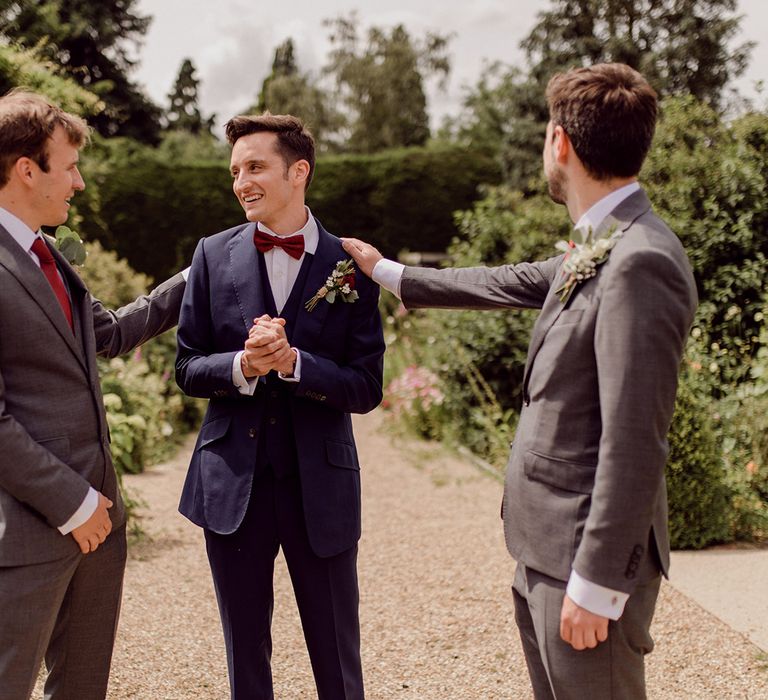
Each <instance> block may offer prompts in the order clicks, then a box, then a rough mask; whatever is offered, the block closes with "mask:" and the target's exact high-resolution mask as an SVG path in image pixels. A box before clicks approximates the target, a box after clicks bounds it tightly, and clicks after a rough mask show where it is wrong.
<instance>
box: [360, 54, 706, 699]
mask: <svg viewBox="0 0 768 700" xmlns="http://www.w3.org/2000/svg"><path fill="white" fill-rule="evenodd" d="M547 101H548V104H549V112H550V121H549V124H548V125H547V131H546V140H545V144H544V154H543V159H544V171H545V173H546V176H547V179H548V182H549V191H550V195H551V196H552V199H554V201H555V202H558V203H562V204H565V205H566V207H567V208H568V213H569V214H570V217H571V219H572V220H573V221H574V222H576V229H577V234H578V231H580V232H581V233H580V234H578V235H574V238H575V239H577V240H581V241H582V242H581V243H572V244H571V245H570V246H567V251H566V252H565V254H563V255H559V256H556V257H552V258H550V259H548V260H545V261H543V262H536V263H522V264H518V265H504V266H501V267H496V268H483V267H478V268H464V269H445V270H426V269H416V268H411V267H406V268H403V267H402V266H401V265H398V264H397V263H393V262H391V261H387V260H383V259H382V258H381V255H380V254H378V251H376V250H375V249H374V248H372V247H371V246H369V245H367V244H365V243H362V242H361V241H357V240H355V239H348V240H347V241H346V242H345V248H346V250H347V251H348V252H349V253H350V254H351V255H352V256H353V257H354V258H355V260H356V261H357V263H358V265H359V266H360V269H362V270H363V271H364V272H366V273H368V274H371V275H372V276H373V279H374V280H376V281H378V282H379V283H380V284H382V285H383V286H385V287H387V288H388V289H390V290H391V291H393V292H395V293H396V294H398V295H399V296H400V297H401V298H402V300H403V302H404V303H405V305H406V307H408V308H419V307H435V308H461V309H467V308H474V309H498V308H539V309H541V313H540V315H539V317H538V319H537V322H536V325H535V327H534V329H533V335H532V338H531V343H530V347H529V352H528V360H527V364H526V369H525V375H524V385H523V406H522V410H521V413H520V422H519V425H518V429H517V433H516V436H515V441H514V443H513V446H512V452H511V455H510V458H509V463H508V467H507V476H506V484H505V490H504V501H503V506H502V512H503V519H504V533H505V539H506V542H507V547H508V549H509V552H510V554H511V555H512V556H513V557H514V558H515V559H516V560H517V563H518V566H517V569H516V573H515V580H514V583H513V595H514V601H515V617H516V621H517V624H518V628H519V631H520V636H521V639H522V644H523V648H524V651H525V656H526V662H527V664H528V670H529V673H530V677H531V682H532V685H533V690H534V694H535V697H536V698H537V700H539V699H544V698H557V700H564V699H573V700H581V699H583V698H590V700H598V699H602V698H612V699H614V700H615V699H616V698H627V699H628V700H629V699H631V700H638V698H644V697H645V694H646V693H645V674H644V662H643V658H644V655H645V654H646V653H648V652H649V651H650V650H651V649H652V646H653V643H652V640H651V637H650V635H649V628H650V624H651V618H652V617H653V611H654V607H655V603H656V598H657V595H658V590H659V584H660V580H661V574H662V573H663V574H664V575H666V574H667V571H668V567H669V537H668V532H667V496H666V487H665V482H664V464H665V461H666V457H667V452H668V445H667V432H668V430H669V424H670V421H671V417H672V412H673V408H674V403H675V392H676V388H677V376H678V370H679V365H680V361H681V357H682V352H683V347H684V345H685V340H686V337H687V334H688V331H689V329H690V325H691V323H692V320H693V316H694V312H695V308H696V303H697V297H696V287H695V283H694V279H693V275H692V272H691V268H690V265H689V262H688V259H687V257H686V254H685V251H684V250H683V247H682V245H681V244H680V241H679V240H678V239H677V237H676V236H675V235H674V234H673V233H672V232H671V231H670V230H669V228H667V226H666V225H665V224H664V222H663V221H661V220H660V219H659V218H658V217H657V216H656V215H655V214H654V212H653V210H652V209H651V205H650V202H649V201H648V198H647V197H646V195H645V193H644V192H643V191H642V189H641V188H640V186H639V184H638V182H637V175H638V173H639V172H640V168H641V166H642V163H643V160H644V159H645V156H646V154H647V152H648V149H649V147H650V144H651V140H652V138H653V132H654V128H655V123H656V114H657V100H656V94H655V93H654V91H653V90H652V89H651V87H650V86H649V85H648V83H647V82H646V81H645V79H644V78H643V77H642V76H641V75H640V74H639V73H637V72H636V71H634V70H632V69H631V68H629V67H628V66H625V65H622V64H602V65H596V66H593V67H589V68H578V69H573V70H570V71H568V72H567V73H564V74H559V75H556V76H554V77H553V78H552V80H551V81H550V83H549V85H548V87H547Z"/></svg>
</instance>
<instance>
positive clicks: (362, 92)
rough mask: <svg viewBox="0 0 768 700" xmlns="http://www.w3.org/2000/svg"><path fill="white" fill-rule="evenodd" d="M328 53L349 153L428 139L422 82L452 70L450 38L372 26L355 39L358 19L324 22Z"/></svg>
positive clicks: (418, 143)
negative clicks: (327, 32) (421, 37)
mask: <svg viewBox="0 0 768 700" xmlns="http://www.w3.org/2000/svg"><path fill="white" fill-rule="evenodd" d="M325 24H326V26H327V27H329V28H330V41H331V52H330V59H329V63H328V65H327V66H326V68H325V72H326V74H327V75H329V76H331V77H332V78H333V80H334V83H335V85H336V88H337V92H338V101H339V103H340V104H343V105H344V107H345V108H346V113H345V116H346V118H347V125H346V129H345V132H346V133H345V142H346V144H347V147H348V148H349V150H351V151H354V152H358V153H372V152H374V151H378V150H381V149H384V148H392V147H396V146H418V145H423V144H424V143H426V141H427V139H428V138H429V135H430V130H429V115H428V114H427V100H426V95H425V92H424V80H425V79H426V78H429V77H431V76H438V77H441V78H442V79H443V80H444V79H445V78H446V77H447V76H448V74H449V71H450V61H449V59H448V53H447V47H448V41H449V38H448V37H446V36H443V35H440V34H435V33H427V35H426V36H425V37H424V38H423V39H421V40H418V39H414V38H412V37H411V35H410V34H409V33H408V31H407V30H406V29H405V27H404V26H403V25H402V24H399V25H397V26H395V27H394V28H392V29H391V30H386V29H383V28H380V27H371V28H370V29H369V30H368V32H367V36H366V37H365V40H362V41H361V38H360V36H359V27H358V20H357V17H356V15H354V14H353V15H351V16H349V17H339V18H336V19H332V20H327V21H326V23H325Z"/></svg>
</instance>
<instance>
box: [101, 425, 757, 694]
mask: <svg viewBox="0 0 768 700" xmlns="http://www.w3.org/2000/svg"><path fill="white" fill-rule="evenodd" d="M381 420H382V416H381V414H380V413H379V412H378V411H377V412H374V413H373V414H370V415H368V416H362V417H356V419H355V431H356V436H357V443H358V447H359V451H360V457H361V462H362V464H363V501H364V508H363V513H364V521H363V539H362V540H361V543H360V557H359V571H360V585H361V611H360V613H361V624H362V639H363V668H364V672H365V675H366V688H367V695H368V697H369V698H370V699H371V700H390V699H393V700H394V699H398V700H399V699H401V698H402V699H403V700H407V699H411V700H513V699H517V698H523V699H524V698H530V697H531V693H530V690H529V688H528V681H527V674H526V670H525V663H524V660H523V657H522V651H521V649H520V644H519V642H518V639H517V633H516V630H515V626H514V619H513V612H512V597H511V593H510V589H509V586H510V583H511V580H512V574H513V562H512V560H511V559H510V558H509V556H508V555H507V553H506V550H505V547H504V543H503V537H502V531H501V523H500V520H499V503H500V498H501V485H500V484H499V483H498V482H497V481H495V480H493V479H491V478H490V477H488V476H484V475H482V474H481V473H480V472H479V471H477V469H476V468H475V467H473V466H471V465H470V464H468V463H467V462H466V461H463V460H461V459H459V458H455V457H452V456H451V455H449V454H447V453H446V452H445V451H443V450H442V448H440V446H437V445H428V444H426V443H419V442H412V441H404V440H402V439H400V438H393V437H391V436H390V435H389V434H387V433H386V432H384V431H382V429H381ZM190 448H191V443H189V444H188V445H187V447H186V449H184V450H182V451H180V453H179V455H178V456H177V457H176V459H174V460H172V461H171V462H168V463H166V464H163V465H160V466H158V467H155V468H153V469H152V470H151V471H150V472H148V473H146V474H142V475H139V476H135V477H131V478H130V479H129V480H128V487H129V489H130V490H131V492H132V493H134V494H137V495H139V496H140V497H141V498H142V499H143V500H144V501H145V503H146V505H145V507H144V508H143V513H144V519H143V526H144V528H145V530H146V532H147V534H148V536H147V537H146V538H145V539H144V541H141V542H139V543H138V544H135V545H134V546H133V547H132V548H131V552H130V559H129V562H128V570H127V574H126V582H125V593H124V603H123V611H122V617H121V622H120V629H119V632H118V643H117V648H116V650H115V658H114V661H113V666H112V681H111V686H110V696H109V697H110V699H113V700H124V699H127V698H138V699H141V700H225V699H226V698H228V686H227V680H226V662H225V658H224V651H223V642H222V635H221V631H220V628H219V621H218V614H217V611H216V604H215V600H214V594H213V590H212V586H211V582H210V574H209V571H208V564H207V560H206V557H205V552H204V545H203V538H202V534H201V532H200V530H199V529H198V528H196V527H195V526H193V525H191V524H190V523H188V522H187V521H186V520H185V519H184V518H182V517H181V516H180V515H179V514H178V512H177V510H176V505H177V501H178V496H179V493H180V490H181V483H182V480H183V478H184V474H185V471H186V463H187V459H188V454H189V449H190ZM702 575H706V572H702ZM275 598H276V600H275V615H274V625H273V638H274V658H273V671H274V680H275V695H276V697H277V698H278V700H298V699H300V698H314V697H316V696H315V694H314V685H313V682H312V676H311V672H310V667H309V660H308V657H307V654H306V650H305V648H304V642H303V638H302V635H301V628H300V624H299V619H298V613H297V611H296V605H295V602H294V600H293V594H292V591H291V587H290V581H289V578H288V574H287V570H286V568H285V564H284V561H283V560H282V557H280V558H279V560H278V566H277V569H276V574H275ZM653 633H654V637H655V640H656V650H655V651H654V653H653V654H651V655H650V656H649V657H648V683H649V696H650V697H651V698H654V699H655V698H661V699H665V700H666V699H668V698H675V699H685V700H705V699H709V698H711V699H713V700H714V699H717V700H724V699H727V698H748V699H750V700H768V659H766V657H765V655H761V654H760V652H759V650H758V649H757V648H756V647H755V646H753V645H752V644H750V643H749V642H748V641H746V639H745V638H744V637H743V636H742V635H740V634H738V633H736V632H734V631H732V630H731V629H730V628H728V627H727V626H726V625H724V624H723V623H722V622H720V621H719V620H717V619H716V618H715V617H713V616H712V615H710V614H708V613H706V612H705V611H704V610H702V609H701V608H700V607H699V606H697V605H696V604H695V603H693V602H692V601H690V600H689V599H687V598H686V597H684V596H683V595H682V594H681V593H678V592H677V591H675V590H674V589H673V588H672V587H671V586H669V585H668V584H666V583H665V584H664V585H663V586H662V591H661V597H660V600H659V605H658V608H657V613H656V620H655V623H654V629H653Z"/></svg>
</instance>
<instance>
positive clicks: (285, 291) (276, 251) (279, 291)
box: [232, 206, 320, 396]
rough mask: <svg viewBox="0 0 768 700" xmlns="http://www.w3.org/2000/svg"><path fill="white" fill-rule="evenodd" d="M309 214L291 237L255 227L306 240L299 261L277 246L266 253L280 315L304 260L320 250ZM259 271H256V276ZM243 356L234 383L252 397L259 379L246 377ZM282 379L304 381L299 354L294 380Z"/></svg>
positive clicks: (291, 379) (238, 357) (234, 371)
mask: <svg viewBox="0 0 768 700" xmlns="http://www.w3.org/2000/svg"><path fill="white" fill-rule="evenodd" d="M304 209H305V210H306V212H307V223H305V224H304V226H302V227H301V228H300V229H299V230H298V231H294V232H293V233H289V234H283V235H280V234H277V233H275V232H274V231H270V230H269V229H268V228H267V227H266V226H264V224H262V223H261V222H258V223H257V224H256V225H257V226H258V227H259V230H260V231H263V232H264V233H266V234H269V235H270V236H275V237H276V238H288V237H290V236H297V235H299V234H301V235H303V236H304V253H303V254H302V256H301V257H300V258H299V259H298V260H297V259H296V258H294V257H292V256H290V255H288V253H286V252H285V250H284V249H283V248H278V247H277V246H275V247H274V248H272V250H268V251H267V252H266V253H264V264H265V266H266V268H267V278H268V279H269V286H270V289H271V290H272V297H273V298H274V300H275V308H276V309H277V313H278V314H279V313H280V312H282V310H283V307H285V304H286V302H287V301H288V297H289V296H291V291H292V290H293V285H294V284H295V283H296V279H297V277H298V276H299V271H300V270H301V266H302V263H303V262H304V256H305V255H306V254H307V253H309V254H311V255H314V254H315V251H316V250H317V244H318V240H319V238H320V234H319V232H318V230H317V221H315V217H314V216H312V212H311V211H310V210H309V207H306V206H305V207H304ZM255 274H256V271H255V270H254V275H255ZM242 356H243V351H242V350H241V351H240V352H238V353H237V354H236V355H235V358H234V360H233V361H232V383H233V384H234V385H235V386H236V387H237V390H238V391H239V392H240V393H241V394H246V395H249V396H253V392H254V391H255V390H256V385H257V384H258V381H259V377H253V378H252V379H246V377H245V375H244V374H243V369H242V365H241V364H240V360H241V358H242ZM278 376H279V377H280V379H282V380H284V381H286V382H298V381H299V380H300V379H301V353H300V352H296V365H295V367H294V369H293V375H292V376H290V377H289V376H286V375H284V374H283V373H282V372H278Z"/></svg>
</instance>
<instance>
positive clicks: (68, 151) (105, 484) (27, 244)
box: [0, 91, 185, 700]
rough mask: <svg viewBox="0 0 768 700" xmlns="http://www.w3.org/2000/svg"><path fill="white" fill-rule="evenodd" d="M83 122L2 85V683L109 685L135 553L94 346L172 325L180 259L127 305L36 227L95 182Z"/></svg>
mask: <svg viewBox="0 0 768 700" xmlns="http://www.w3.org/2000/svg"><path fill="white" fill-rule="evenodd" d="M87 138H88V127H87V126H86V125H85V123H84V122H83V121H82V120H81V119H80V118H79V117H76V116H74V115H71V114H67V113H66V112H63V111H62V110H60V109H59V108H57V107H55V106H53V105H51V104H49V103H48V102H47V101H46V100H45V99H43V98H42V97H40V96H38V95H35V94H32V93H25V92H20V91H14V92H11V93H9V94H8V95H6V96H4V97H2V98H0V289H2V294H0V445H1V446H2V452H1V453H0V697H1V698H2V700H26V699H27V698H29V696H30V694H31V693H32V689H33V686H34V684H35V680H36V678H37V674H38V669H39V667H40V663H41V660H42V658H43V656H45V662H46V666H47V668H48V678H47V682H46V686H45V688H46V695H45V696H46V698H53V699H55V700H103V698H104V697H105V696H106V692H107V680H108V677H109V665H110V659H111V656H112V646H113V642H114V636H115V629H116V625H117V618H118V612H119V608H120V593H121V589H122V581H123V571H124V568H125V558H126V539H125V511H124V508H123V504H122V501H121V499H120V493H119V491H118V486H117V478H116V475H115V471H114V468H113V466H112V461H111V458H110V453H109V433H108V430H107V421H106V416H105V413H104V406H103V402H102V397H101V391H100V388H99V376H98V370H97V367H96V355H97V354H101V355H104V356H107V357H114V356H116V355H118V354H121V353H124V352H128V351H129V350H131V349H132V348H134V347H136V346H137V345H138V344H140V343H142V342H144V341H145V340H148V339H149V338H151V337H153V336H155V335H157V334H158V333H161V332H163V331H165V330H167V329H168V328H171V327H172V326H174V325H175V324H176V322H177V319H178V314H179V308H180V306H181V299H182V295H183V292H184V286H185V284H184V279H183V276H182V275H181V274H178V275H176V276H174V277H173V278H171V279H170V280H168V281H167V282H165V283H163V284H162V285H160V286H159V287H158V288H157V289H155V290H154V292H152V294H150V295H149V296H146V297H140V298H138V299H137V300H136V301H135V302H133V303H131V304H129V305H128V306H125V307H123V308H122V309H119V310H118V311H116V312H112V311H109V310H107V309H105V308H104V307H103V306H102V305H101V304H100V303H99V302H98V301H97V300H96V299H94V298H93V297H91V296H90V294H89V293H88V290H87V289H86V288H85V286H84V285H83V283H82V281H81V280H80V278H79V277H78V276H77V274H76V273H75V271H74V270H73V269H72V268H71V267H70V266H69V264H68V263H67V261H66V260H65V259H64V258H63V257H62V256H61V255H60V254H59V252H58V251H57V250H56V248H55V247H53V246H52V245H51V244H50V241H49V240H48V239H46V238H45V237H44V236H43V235H42V234H41V233H40V227H41V226H55V225H57V224H62V223H64V222H65V221H66V219H67V216H68V209H69V206H70V205H69V200H70V199H71V197H72V196H73V195H74V193H75V192H76V191H79V190H82V189H83V188H84V183H83V180H82V178H81V176H80V173H79V171H78V168H77V162H78V153H79V150H80V148H81V147H82V146H83V145H84V143H85V142H86V140H87Z"/></svg>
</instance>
